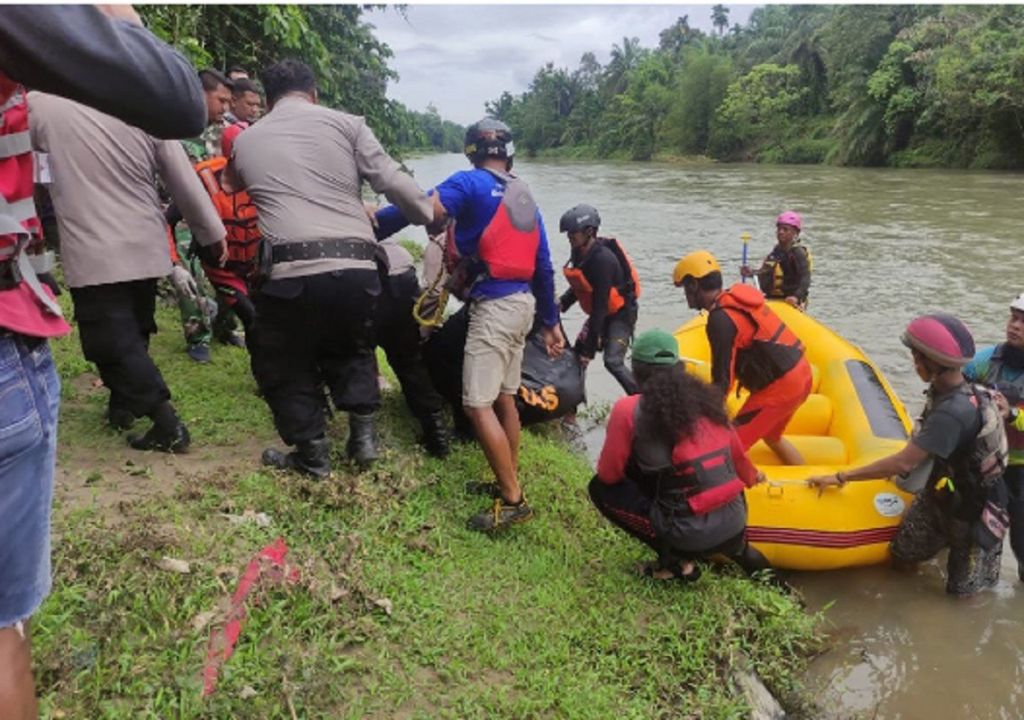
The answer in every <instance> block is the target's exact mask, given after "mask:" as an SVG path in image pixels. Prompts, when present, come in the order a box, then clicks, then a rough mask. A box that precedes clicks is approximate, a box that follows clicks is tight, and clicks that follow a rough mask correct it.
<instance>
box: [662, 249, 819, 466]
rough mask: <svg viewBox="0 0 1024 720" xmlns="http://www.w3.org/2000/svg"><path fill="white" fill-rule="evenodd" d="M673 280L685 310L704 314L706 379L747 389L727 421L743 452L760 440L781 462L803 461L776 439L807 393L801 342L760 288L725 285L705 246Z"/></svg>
mask: <svg viewBox="0 0 1024 720" xmlns="http://www.w3.org/2000/svg"><path fill="white" fill-rule="evenodd" d="M673 281H674V282H675V285H676V287H682V288H683V290H684V291H685V292H686V302H687V304H688V305H689V306H690V307H691V308H693V309H694V310H707V311H708V324H707V335H708V343H709V344H710V345H711V382H713V383H714V384H715V385H717V386H718V387H719V389H720V390H721V391H722V394H723V395H725V394H727V393H728V392H729V388H730V387H732V383H733V380H736V382H738V383H739V384H740V385H741V386H743V387H745V388H746V389H747V390H749V391H750V397H748V398H747V401H746V402H745V403H744V404H743V407H742V408H740V410H739V412H738V413H736V417H735V419H734V420H733V423H734V424H735V425H736V433H737V434H738V435H739V437H740V441H741V442H742V443H743V449H744V450H747V449H749V448H750V446H751V445H753V444H754V443H756V442H757V441H758V440H761V439H763V440H764V441H765V443H766V444H767V445H768V447H770V448H771V449H772V451H773V452H774V453H775V454H776V455H778V456H779V459H780V460H781V461H782V463H783V464H784V465H803V462H804V461H803V458H802V457H801V456H800V453H799V451H797V449H796V448H795V447H793V445H792V444H791V443H790V442H789V441H788V440H785V439H784V438H783V437H782V431H783V430H784V429H785V428H786V423H788V422H789V420H790V418H791V417H793V413H795V412H796V409H797V408H798V407H800V405H801V404H803V402H804V400H806V399H807V396H808V395H810V393H811V366H810V364H808V362H807V359H806V358H805V357H804V346H803V344H802V343H801V342H800V340H799V339H798V338H797V337H796V336H795V335H794V334H793V332H792V331H791V330H790V329H789V328H788V327H786V324H785V323H783V322H782V320H781V319H779V316H778V315H776V314H775V312H774V311H773V310H772V309H771V308H770V307H768V305H767V304H766V303H765V301H764V296H763V295H762V294H761V293H760V292H759V291H757V290H755V289H754V288H752V287H750V286H749V285H742V284H739V283H737V284H736V285H733V286H732V287H730V288H729V289H728V290H723V289H722V272H721V270H720V268H719V266H718V261H717V260H716V259H715V256H714V255H712V254H711V253H709V252H708V251H707V250H697V251H696V252H692V253H690V254H689V255H687V256H686V257H684V258H683V259H682V260H680V261H679V262H678V263H677V264H676V267H675V272H674V273H673Z"/></svg>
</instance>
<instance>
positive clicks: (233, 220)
mask: <svg viewBox="0 0 1024 720" xmlns="http://www.w3.org/2000/svg"><path fill="white" fill-rule="evenodd" d="M227 164H228V159H227V158H226V157H222V156H218V157H213V158H210V159H209V160H203V161H202V162H200V163H197V164H196V166H195V170H196V173H198V174H199V179H200V180H202V181H203V186H204V187H205V188H206V192H207V193H209V194H210V199H211V200H213V205H214V207H215V208H217V214H218V215H219V216H220V219H221V221H222V222H223V223H224V229H225V230H226V231H227V237H226V238H225V239H226V241H227V246H228V263H229V265H228V266H229V267H230V265H231V264H235V265H236V266H243V265H244V266H248V265H251V264H252V263H254V262H255V261H256V255H257V254H258V253H259V244H260V240H261V239H262V235H261V234H260V229H259V226H258V224H257V215H256V206H255V205H253V204H252V201H251V200H250V199H249V194H248V193H247V192H245V191H244V190H239V191H238V192H234V193H228V192H225V191H224V188H223V187H221V184H220V173H222V172H223V171H224V168H225V167H227Z"/></svg>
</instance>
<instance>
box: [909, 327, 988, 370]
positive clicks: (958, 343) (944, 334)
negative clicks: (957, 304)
mask: <svg viewBox="0 0 1024 720" xmlns="http://www.w3.org/2000/svg"><path fill="white" fill-rule="evenodd" d="M900 339H901V340H902V341H903V344H904V345H906V346H907V347H908V348H911V349H913V350H917V351H918V352H920V353H921V354H922V355H924V356H925V357H927V358H929V359H931V360H934V361H935V362H937V363H938V364H939V365H941V366H942V367H949V368H960V367H963V366H964V365H966V364H967V363H969V362H970V361H971V360H972V359H973V358H974V338H973V337H971V331H970V330H968V329H967V326H966V325H964V324H963V323H962V322H960V320H958V319H957V318H955V317H953V316H952V315H947V314H945V313H935V314H934V315H921V316H920V317H916V318H914V319H913V320H911V321H910V324H909V325H907V329H906V330H904V331H903V336H902V337H901V338H900Z"/></svg>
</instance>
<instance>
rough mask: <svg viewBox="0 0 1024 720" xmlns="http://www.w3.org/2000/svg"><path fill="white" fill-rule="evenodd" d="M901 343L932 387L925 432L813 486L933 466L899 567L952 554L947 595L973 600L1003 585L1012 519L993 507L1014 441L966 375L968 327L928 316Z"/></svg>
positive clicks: (899, 537)
mask: <svg viewBox="0 0 1024 720" xmlns="http://www.w3.org/2000/svg"><path fill="white" fill-rule="evenodd" d="M901 339H902V341H903V344H904V345H906V346H907V347H909V348H910V351H911V354H912V356H913V358H914V369H915V370H916V371H917V375H918V377H920V378H921V379H922V380H924V381H925V382H927V383H928V395H927V397H928V399H927V401H926V402H925V408H924V412H923V413H922V415H921V424H920V426H919V427H918V429H917V430H916V431H915V432H914V434H913V436H911V438H910V440H909V441H908V442H907V444H906V445H905V446H904V447H903V449H902V450H900V451H899V452H896V453H893V454H892V455H889V456H888V457H884V458H882V459H880V460H876V461H875V462H873V463H870V464H868V465H864V466H862V467H858V468H853V469H851V470H843V471H840V472H837V473H835V474H834V475H821V476H817V477H812V478H808V480H807V484H808V485H810V486H811V487H817V488H820V489H824V488H826V487H838V488H842V487H843V486H844V485H845V484H846V483H848V482H856V481H858V480H869V479H872V478H880V477H891V476H893V475H906V474H908V473H910V472H911V471H912V470H914V469H915V468H917V467H918V466H920V465H922V463H924V462H925V461H927V460H928V459H929V458H931V459H932V460H933V464H932V467H931V471H930V472H929V475H928V481H927V483H926V484H925V487H924V489H922V490H921V491H920V492H919V493H918V494H917V497H915V498H914V502H913V503H912V504H911V506H910V509H909V510H907V514H906V515H905V516H904V517H903V521H902V522H901V523H900V526H899V529H898V530H897V531H896V537H894V538H893V540H892V544H891V545H890V550H891V552H892V556H893V558H894V559H896V560H897V561H899V562H903V563H919V562H924V561H925V560H928V559H930V558H932V557H934V556H935V555H936V554H937V553H938V552H939V551H940V550H942V549H943V548H945V547H948V548H949V557H948V559H947V561H946V592H947V593H949V594H950V595H957V596H961V597H963V596H967V595H973V594H974V593H976V592H978V591H980V590H984V589H985V588H989V587H992V586H993V585H995V584H996V581H998V580H999V561H1000V558H1001V557H1002V547H1003V532H1004V531H1005V524H1003V521H1004V520H1005V517H1003V518H998V517H997V516H998V515H999V514H1000V513H999V511H998V509H995V512H993V510H994V509H993V508H992V505H991V502H990V500H991V498H993V497H994V496H997V495H1000V494H1005V489H1004V488H1003V485H1002V483H1003V480H1002V471H1003V468H1004V467H1005V465H1006V455H1007V445H1006V433H1005V431H1004V430H1003V423H1002V422H1000V418H999V416H998V410H997V409H996V402H995V400H994V399H992V400H990V399H989V398H987V397H986V396H985V394H984V391H981V392H979V391H978V390H977V389H976V388H974V387H973V386H972V385H971V384H970V383H968V382H966V380H965V377H964V374H963V372H962V368H963V367H964V366H965V365H966V364H967V363H968V362H969V361H970V360H971V358H972V356H974V339H973V338H972V337H971V333H970V331H969V330H968V329H967V328H966V327H965V326H964V324H963V323H962V322H960V320H958V319H957V318H955V317H953V316H952V315H946V314H935V315H923V316H921V317H918V318H915V319H914V320H913V321H911V323H910V324H909V325H908V326H907V329H906V331H905V332H904V333H903V337H902V338H901ZM993 493H994V494H995V495H993ZM997 504H998V503H997Z"/></svg>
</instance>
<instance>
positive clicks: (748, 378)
mask: <svg viewBox="0 0 1024 720" xmlns="http://www.w3.org/2000/svg"><path fill="white" fill-rule="evenodd" d="M718 309H721V310H723V311H725V312H726V313H728V314H729V315H730V316H731V317H732V319H733V323H734V324H735V325H736V328H737V336H736V349H735V353H736V364H735V369H734V373H735V376H736V379H737V380H738V381H739V383H740V384H741V385H743V387H745V388H747V389H748V390H750V391H751V392H755V391H757V390H760V389H761V388H764V387H766V386H768V385H770V384H771V383H772V382H774V381H775V380H778V379H779V378H780V377H782V376H783V375H785V374H786V373H787V372H789V371H790V370H792V369H793V368H794V367H795V366H796V365H797V363H799V362H800V359H801V358H802V357H803V355H804V348H803V344H802V343H801V342H800V339H799V338H798V337H797V336H796V335H794V334H793V331H792V330H790V329H789V328H788V327H787V326H786V324H785V323H784V322H782V320H781V319H780V318H779V316H778V315H776V314H775V312H774V311H773V310H772V309H771V308H770V307H768V305H767V304H766V303H765V299H764V295H762V294H761V292H760V291H758V290H757V289H755V288H753V287H751V286H749V285H743V284H741V283H737V284H735V285H733V286H732V287H730V288H729V289H728V290H726V291H724V292H723V293H722V294H721V295H719V296H718V299H717V300H716V301H715V305H714V306H713V307H712V308H711V311H712V312H714V311H715V310H718ZM745 328H746V331H745Z"/></svg>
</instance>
